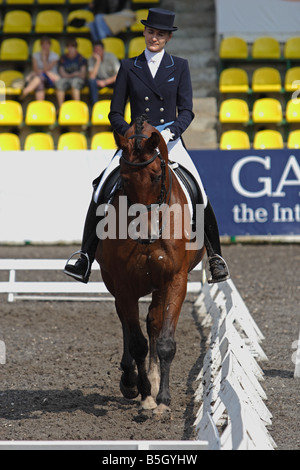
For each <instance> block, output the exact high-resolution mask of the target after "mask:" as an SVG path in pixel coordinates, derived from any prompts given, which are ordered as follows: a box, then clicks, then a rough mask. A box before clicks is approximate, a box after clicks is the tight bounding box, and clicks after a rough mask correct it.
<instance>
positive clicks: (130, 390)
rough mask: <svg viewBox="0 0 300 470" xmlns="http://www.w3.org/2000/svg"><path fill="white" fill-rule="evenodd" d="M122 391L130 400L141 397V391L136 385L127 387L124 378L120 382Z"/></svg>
mask: <svg viewBox="0 0 300 470" xmlns="http://www.w3.org/2000/svg"><path fill="white" fill-rule="evenodd" d="M120 390H121V392H122V395H123V397H125V398H128V399H129V400H133V399H134V398H136V397H137V396H138V395H139V390H138V388H137V386H136V385H132V386H127V385H124V383H123V382H122V378H121V380H120Z"/></svg>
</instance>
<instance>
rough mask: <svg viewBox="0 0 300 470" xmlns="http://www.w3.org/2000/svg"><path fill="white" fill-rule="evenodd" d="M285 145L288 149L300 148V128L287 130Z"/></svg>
mask: <svg viewBox="0 0 300 470" xmlns="http://www.w3.org/2000/svg"><path fill="white" fill-rule="evenodd" d="M287 147H288V148H289V149H299V148H300V129H296V130H295V131H291V132H289V135H288V139H287Z"/></svg>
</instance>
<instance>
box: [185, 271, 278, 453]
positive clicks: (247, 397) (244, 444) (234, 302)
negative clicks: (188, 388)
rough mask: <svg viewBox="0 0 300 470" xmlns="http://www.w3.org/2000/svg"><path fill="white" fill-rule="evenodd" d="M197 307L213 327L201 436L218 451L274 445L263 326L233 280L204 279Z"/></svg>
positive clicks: (202, 391)
mask: <svg viewBox="0 0 300 470" xmlns="http://www.w3.org/2000/svg"><path fill="white" fill-rule="evenodd" d="M194 307H195V310H196V312H197V314H198V316H199V319H200V320H201V323H202V326H203V327H205V326H208V327H210V329H211V334H210V344H209V348H208V352H207V354H206V356H205V359H204V364H203V368H202V370H201V372H200V374H199V377H198V380H200V384H199V387H198V390H197V392H196V400H198V401H201V406H200V408H199V411H198V414H197V419H196V421H195V426H196V431H197V436H198V439H200V440H201V439H203V438H204V436H205V439H207V440H208V442H209V449H214V450H216V449H219V450H248V449H249V450H250V449H253V450H254V449H255V450H256V449H257V450H258V449H263V450H273V449H274V448H275V447H276V444H275V443H274V441H273V439H272V437H271V436H270V434H269V432H268V430H267V426H269V425H271V419H272V415H271V413H270V411H269V410H268V409H267V407H266V405H265V403H264V400H266V398H267V397H266V394H265V392H264V390H263V388H262V387H261V384H260V382H261V381H262V380H263V378H264V377H263V372H262V370H261V368H260V366H259V364H258V362H257V361H265V360H267V357H266V355H265V353H264V352H263V350H262V348H261V345H260V343H261V342H262V340H263V339H264V337H263V335H262V333H261V331H260V330H259V328H258V326H257V325H256V323H255V322H254V320H253V318H252V317H251V315H250V313H249V311H248V309H247V307H246V305H245V303H244V302H243V300H242V298H241V296H240V295H239V293H238V291H237V289H236V288H235V286H234V284H233V282H232V281H231V280H229V281H227V282H223V283H220V284H214V285H209V284H208V283H207V282H204V283H203V289H202V292H201V294H200V296H199V297H198V299H197V301H196V303H195V305H194Z"/></svg>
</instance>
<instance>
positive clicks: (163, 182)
mask: <svg viewBox="0 0 300 470" xmlns="http://www.w3.org/2000/svg"><path fill="white" fill-rule="evenodd" d="M136 138H140V139H148V138H149V136H148V135H146V134H133V135H131V136H130V137H128V139H136ZM156 158H159V159H160V167H161V190H160V196H159V199H158V201H157V202H156V203H155V204H156V205H158V206H161V205H162V204H163V203H164V202H166V199H167V195H168V194H169V200H170V198H171V190H172V172H171V171H170V169H169V177H170V185H169V189H168V191H167V189H166V162H165V160H164V159H163V157H162V156H161V154H160V152H159V151H158V150H155V152H154V154H153V156H152V157H151V158H150V159H149V160H146V161H145V162H129V161H128V160H126V158H125V157H124V156H123V153H122V155H121V157H120V160H122V161H123V162H124V163H126V165H129V166H131V167H135V168H145V167H147V166H148V165H150V164H151V163H153V162H154V160H156ZM152 205H153V204H149V205H147V206H146V207H147V210H148V211H150V210H151V206H152Z"/></svg>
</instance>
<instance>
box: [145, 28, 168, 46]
mask: <svg viewBox="0 0 300 470" xmlns="http://www.w3.org/2000/svg"><path fill="white" fill-rule="evenodd" d="M144 36H145V42H146V47H147V49H148V50H149V51H150V52H160V51H162V50H163V49H164V47H165V45H166V44H167V42H168V41H170V39H171V37H172V33H170V32H169V31H161V30H160V29H154V28H149V27H148V26H146V28H145V30H144Z"/></svg>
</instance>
